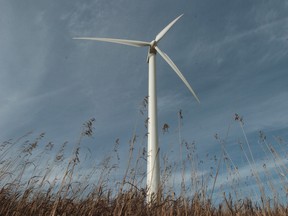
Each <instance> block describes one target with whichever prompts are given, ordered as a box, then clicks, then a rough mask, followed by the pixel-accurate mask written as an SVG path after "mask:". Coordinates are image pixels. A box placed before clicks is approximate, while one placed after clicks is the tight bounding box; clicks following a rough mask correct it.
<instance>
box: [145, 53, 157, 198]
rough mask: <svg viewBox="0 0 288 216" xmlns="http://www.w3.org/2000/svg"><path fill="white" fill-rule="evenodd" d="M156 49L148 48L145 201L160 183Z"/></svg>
mask: <svg viewBox="0 0 288 216" xmlns="http://www.w3.org/2000/svg"><path fill="white" fill-rule="evenodd" d="M155 58H156V50H155V49H154V48H151V49H150V54H149V59H148V61H149V74H148V76H149V79H148V148H147V187H148V193H147V201H148V202H150V201H151V196H152V195H153V193H154V194H155V195H156V194H157V193H158V191H159V185H160V167H159V147H158V122H157V97H156V94H157V93H156V61H155V60H156V59H155Z"/></svg>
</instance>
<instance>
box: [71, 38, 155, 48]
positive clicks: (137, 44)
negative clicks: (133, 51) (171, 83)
mask: <svg viewBox="0 0 288 216" xmlns="http://www.w3.org/2000/svg"><path fill="white" fill-rule="evenodd" d="M73 39H76V40H95V41H102V42H110V43H117V44H124V45H128V46H135V47H143V46H150V43H148V42H145V41H136V40H124V39H114V38H95V37H75V38H73Z"/></svg>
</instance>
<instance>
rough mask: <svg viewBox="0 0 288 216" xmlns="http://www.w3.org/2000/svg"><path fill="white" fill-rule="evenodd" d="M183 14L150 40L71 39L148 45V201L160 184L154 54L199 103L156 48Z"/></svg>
mask: <svg viewBox="0 0 288 216" xmlns="http://www.w3.org/2000/svg"><path fill="white" fill-rule="evenodd" d="M182 16H183V14H182V15H180V16H179V17H177V18H176V19H174V20H173V21H172V22H171V23H169V24H168V25H167V26H166V27H165V28H164V29H163V30H162V31H161V32H160V33H159V34H158V35H157V36H156V38H155V40H152V41H151V42H145V41H136V40H124V39H113V38H95V37H76V38H73V39H80V40H95V41H103V42H110V43H117V44H124V45H128V46H135V47H149V48H148V56H147V62H148V63H149V74H148V77H149V78H148V148H147V189H148V191H147V198H148V202H150V200H151V197H152V195H153V194H157V193H158V192H159V185H160V167H159V148H158V129H157V127H158V126H157V97H156V62H155V55H156V53H159V54H160V55H161V56H162V58H163V59H164V60H165V61H166V62H167V63H168V64H169V65H170V67H171V68H172V69H173V70H174V71H175V72H176V74H177V75H178V76H179V77H180V79H181V80H182V81H183V82H184V84H185V85H186V86H187V88H188V89H189V90H190V92H191V93H192V94H193V96H194V97H195V98H196V100H197V101H198V102H199V103H200V101H199V99H198V97H197V96H196V94H195V92H194V91H193V89H192V88H191V86H190V85H189V83H188V82H187V80H186V79H185V77H184V76H183V75H182V73H181V72H180V70H179V69H178V68H177V66H176V65H175V64H174V62H173V61H172V60H171V59H170V58H169V57H168V56H167V55H166V54H165V53H164V52H162V51H161V50H160V49H159V48H158V46H157V45H158V43H159V41H160V40H161V39H162V38H163V36H164V35H165V34H166V33H167V32H168V31H169V29H170V28H171V27H172V26H173V25H174V24H175V22H176V21H177V20H178V19H180V18H181V17H182Z"/></svg>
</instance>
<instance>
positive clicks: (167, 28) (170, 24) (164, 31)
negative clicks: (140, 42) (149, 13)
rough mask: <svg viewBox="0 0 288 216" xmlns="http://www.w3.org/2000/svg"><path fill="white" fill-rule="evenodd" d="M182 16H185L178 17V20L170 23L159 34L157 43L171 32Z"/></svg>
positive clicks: (156, 39)
mask: <svg viewBox="0 0 288 216" xmlns="http://www.w3.org/2000/svg"><path fill="white" fill-rule="evenodd" d="M182 16H183V14H181V15H180V16H178V17H177V18H176V19H174V20H173V21H172V22H170V23H169V24H168V25H167V26H166V27H165V28H164V29H163V30H162V31H161V32H159V34H158V35H157V36H156V38H155V41H156V42H159V41H160V40H161V39H162V37H163V36H164V35H165V34H166V33H167V32H168V31H169V29H170V28H171V27H172V26H173V25H174V23H175V22H177V20H178V19H180V18H181V17H182Z"/></svg>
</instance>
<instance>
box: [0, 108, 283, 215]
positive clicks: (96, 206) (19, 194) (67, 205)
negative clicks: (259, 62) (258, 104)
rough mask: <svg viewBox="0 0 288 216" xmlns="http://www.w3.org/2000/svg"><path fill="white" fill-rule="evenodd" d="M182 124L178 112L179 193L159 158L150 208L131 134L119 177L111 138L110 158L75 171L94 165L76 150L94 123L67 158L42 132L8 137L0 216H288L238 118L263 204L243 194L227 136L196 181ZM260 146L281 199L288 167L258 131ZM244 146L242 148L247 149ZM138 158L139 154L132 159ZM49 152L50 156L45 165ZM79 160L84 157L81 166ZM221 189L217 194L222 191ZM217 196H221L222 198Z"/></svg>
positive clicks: (1, 149)
mask: <svg viewBox="0 0 288 216" xmlns="http://www.w3.org/2000/svg"><path fill="white" fill-rule="evenodd" d="M179 114H180V113H179ZM181 119H182V114H181V115H179V142H180V153H181V157H182V153H184V151H185V153H186V154H187V155H186V157H185V159H184V157H183V158H182V161H181V163H180V169H181V170H180V173H181V186H180V188H179V190H180V195H176V194H175V193H174V190H176V189H174V188H173V187H170V186H169V178H170V177H171V175H172V173H173V172H175V167H177V166H178V165H176V164H174V163H172V164H171V163H170V162H169V160H168V159H167V157H165V156H164V157H163V164H164V168H163V170H162V189H161V191H160V192H159V194H158V195H157V196H155V199H154V201H153V202H152V203H149V204H147V202H146V188H145V187H143V185H145V176H146V174H145V171H143V170H145V169H146V167H145V158H146V152H145V149H139V151H138V152H136V151H135V143H136V142H137V139H136V138H137V136H136V135H135V134H133V136H132V139H131V140H130V149H129V151H130V153H129V156H130V157H129V159H128V160H127V167H126V169H124V171H123V172H122V173H124V174H123V176H122V178H120V180H119V178H118V180H116V179H114V177H113V173H117V172H116V171H119V170H118V169H119V167H118V163H119V161H120V156H119V151H118V148H119V140H116V142H115V145H114V148H113V149H112V150H113V151H112V152H111V154H109V155H107V156H105V157H103V159H102V160H101V161H100V162H99V160H98V162H97V161H94V162H93V163H92V164H95V165H94V166H92V168H91V169H90V170H89V172H88V173H86V174H84V175H82V176H80V175H79V173H80V171H81V169H83V167H84V166H85V165H83V166H82V163H87V161H91V160H92V159H91V158H89V153H87V152H86V153H83V154H82V155H81V150H83V151H84V149H85V148H82V142H83V139H84V138H86V137H87V136H88V137H89V136H92V134H93V123H94V121H95V120H94V119H91V120H89V121H88V122H86V123H85V124H84V127H83V132H82V133H81V136H80V139H79V141H78V142H76V143H75V144H74V146H73V150H72V152H71V154H70V155H69V154H67V152H68V147H67V145H68V144H67V143H64V144H63V145H61V146H60V147H59V149H55V146H54V144H53V143H51V142H48V144H46V145H43V144H41V142H42V140H43V139H44V134H40V135H39V136H38V137H36V138H34V140H33V141H28V140H25V139H27V138H28V137H31V134H27V135H25V136H23V137H21V138H19V139H17V140H15V141H13V140H9V141H6V142H3V143H2V144H1V146H0V184H1V185H0V186H1V189H0V203H1V205H0V215H1V216H2V215H3V216H4V215H7V216H10V215H21V216H22V215H33V216H35V215H55V216H56V215H77V216H78V215H206V216H209V215H223V216H225V215H263V216H264V215H265V216H266V215H269V216H270V215H280V216H281V215H288V207H287V205H283V203H285V202H286V200H284V202H283V199H281V200H280V198H278V197H280V195H279V191H278V190H277V189H276V186H275V185H274V182H273V175H274V174H272V173H271V171H270V170H269V169H266V167H264V168H265V169H264V170H265V171H264V172H263V173H264V176H262V177H261V176H260V173H259V171H258V170H257V169H256V162H255V160H254V157H253V154H252V150H251V146H250V143H249V142H248V138H247V137H246V134H245V131H244V127H243V120H242V118H241V119H240V118H239V116H238V118H237V119H236V118H235V120H236V121H238V123H239V125H240V128H241V129H242V131H243V135H244V138H245V143H241V142H240V143H239V145H240V147H241V149H242V153H243V155H244V156H245V157H244V158H246V160H247V163H248V164H249V166H250V167H251V173H252V176H253V178H254V179H255V182H256V185H257V186H258V189H259V193H258V194H259V197H260V199H259V200H260V202H259V201H258V202H253V201H252V200H251V199H249V197H247V198H243V197H241V196H240V194H241V193H240V191H239V184H240V183H239V182H240V177H239V172H237V170H238V168H237V166H236V164H235V161H233V160H232V158H231V156H230V155H229V152H228V151H227V149H226V143H225V139H223V140H222V139H221V138H220V137H219V136H218V135H215V138H216V140H217V142H218V143H219V144H220V146H221V149H222V153H221V156H220V158H219V159H217V158H216V156H214V159H213V160H214V162H213V163H214V167H211V171H210V174H209V175H208V177H205V178H203V176H202V177H201V176H200V177H199V175H198V174H197V171H199V170H198V169H199V167H200V165H201V163H203V161H201V160H199V159H198V156H197V151H196V150H197V149H196V145H195V143H188V142H184V141H183V140H182V138H181V136H180V129H181ZM275 140H276V141H277V142H276V145H278V147H279V148H281V150H282V151H284V152H285V148H286V146H284V144H285V143H284V144H283V140H281V139H279V138H277V139H275ZM143 142H145V140H144V141H143ZM258 144H259V147H261V148H262V150H263V152H264V154H265V155H266V156H267V157H270V158H272V159H273V161H274V162H275V169H276V171H275V172H276V174H278V175H279V178H280V182H281V184H282V186H281V188H282V189H283V190H282V191H284V192H283V193H284V194H285V195H286V191H287V186H286V185H287V178H286V176H287V171H288V170H287V167H286V165H285V163H283V158H282V155H283V154H280V153H279V152H277V149H276V147H275V146H273V145H272V144H271V143H268V141H267V139H266V137H265V135H264V134H263V132H261V133H260V141H259V143H258ZM244 145H247V148H246V149H248V151H247V150H245V146H244ZM39 146H40V147H39ZM279 148H278V149H279ZM89 151H90V150H88V152H89ZM247 152H248V153H247ZM185 153H184V154H185ZM135 154H136V157H135V158H133V156H135ZM47 155H50V157H48V159H47V160H46V161H43V159H44V158H47ZM51 155H53V157H51ZM87 155H88V156H87ZM81 158H86V159H84V160H83V161H82V159H81ZM80 161H81V162H80ZM187 164H190V166H191V176H190V179H191V185H189V184H188V181H187V180H186V179H187V176H186V177H185V173H187V172H185V170H186V169H187V167H188V165H187ZM221 164H222V165H225V166H226V172H227V173H228V175H229V176H230V178H233V181H232V183H231V185H227V187H230V190H229V193H228V194H226V193H225V192H224V191H225V190H223V191H222V192H221V191H220V193H219V191H218V192H217V193H218V200H217V202H216V201H215V200H214V199H215V197H216V196H215V193H216V192H215V190H216V184H217V182H218V178H219V170H220V167H221ZM143 167H144V168H143ZM55 173H56V174H55ZM59 173H61V174H59ZM283 176H284V177H283ZM263 179H265V181H266V184H264V182H263V181H264V180H263ZM208 184H209V185H210V189H208ZM266 185H267V186H268V189H269V190H270V192H271V193H269V194H272V195H273V197H272V198H271V199H270V198H269V197H268V196H267V194H266V193H265V189H267V188H265V187H266ZM218 188H220V189H221V186H218ZM285 190H286V191H285ZM266 191H267V190H266ZM233 193H234V194H233ZM219 194H222V195H221V197H222V200H220V201H219ZM281 197H283V196H281Z"/></svg>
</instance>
